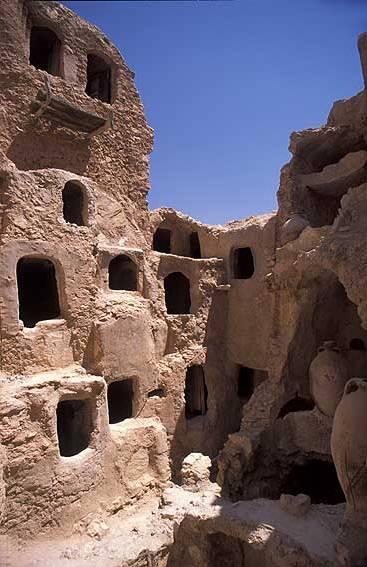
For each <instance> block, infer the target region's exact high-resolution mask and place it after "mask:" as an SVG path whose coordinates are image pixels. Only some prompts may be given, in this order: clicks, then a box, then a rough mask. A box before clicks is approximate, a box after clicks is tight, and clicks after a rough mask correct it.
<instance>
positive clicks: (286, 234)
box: [280, 213, 309, 246]
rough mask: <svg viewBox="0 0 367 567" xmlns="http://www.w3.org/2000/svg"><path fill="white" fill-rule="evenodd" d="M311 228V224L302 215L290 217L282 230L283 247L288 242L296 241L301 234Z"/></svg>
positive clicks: (295, 214) (281, 240)
mask: <svg viewBox="0 0 367 567" xmlns="http://www.w3.org/2000/svg"><path fill="white" fill-rule="evenodd" d="M307 226H309V222H308V221H307V220H306V219H305V218H304V217H303V216H302V215H300V214H298V213H294V214H292V215H290V216H289V217H288V218H287V220H286V221H285V223H284V224H283V226H282V227H281V230H280V243H281V245H282V246H283V245H284V244H286V243H287V242H291V241H292V240H296V238H298V237H299V235H300V234H301V232H302V231H303V230H304V229H305V228H306V227H307Z"/></svg>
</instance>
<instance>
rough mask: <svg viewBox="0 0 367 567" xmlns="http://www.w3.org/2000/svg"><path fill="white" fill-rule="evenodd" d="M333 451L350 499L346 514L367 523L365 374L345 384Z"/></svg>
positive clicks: (341, 481)
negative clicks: (363, 377) (363, 376)
mask: <svg viewBox="0 0 367 567" xmlns="http://www.w3.org/2000/svg"><path fill="white" fill-rule="evenodd" d="M331 453H332V456H333V459H334V463H335V467H336V471H337V474H338V478H339V482H340V484H341V487H342V489H343V491H344V494H345V498H346V501H347V518H348V519H349V520H350V521H351V522H352V523H353V524H355V525H358V526H360V527H367V381H366V380H364V379H362V378H352V379H351V380H349V381H348V382H347V384H346V386H345V389H344V394H343V397H342V400H341V402H340V404H339V406H338V408H337V410H336V412H335V417H334V423H333V430H332V434H331ZM365 535H366V538H365V539H366V544H367V534H365Z"/></svg>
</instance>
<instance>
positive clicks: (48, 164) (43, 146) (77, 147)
mask: <svg viewBox="0 0 367 567" xmlns="http://www.w3.org/2000/svg"><path fill="white" fill-rule="evenodd" d="M90 143H91V141H90V140H89V139H88V138H82V137H79V138H78V139H76V137H75V138H73V137H71V136H70V138H69V139H67V138H61V137H60V136H59V135H57V134H55V133H51V132H36V131H35V130H34V129H29V130H27V131H24V132H21V133H20V134H18V136H16V137H15V138H14V140H13V142H12V143H11V145H10V146H9V149H8V152H7V157H8V158H9V159H10V160H11V161H12V162H13V163H14V164H15V165H16V166H17V168H18V169H21V170H31V169H46V168H55V169H65V170H67V171H71V172H72V173H76V174H78V175H84V174H85V172H86V169H87V166H88V162H89V159H90V155H91V149H90Z"/></svg>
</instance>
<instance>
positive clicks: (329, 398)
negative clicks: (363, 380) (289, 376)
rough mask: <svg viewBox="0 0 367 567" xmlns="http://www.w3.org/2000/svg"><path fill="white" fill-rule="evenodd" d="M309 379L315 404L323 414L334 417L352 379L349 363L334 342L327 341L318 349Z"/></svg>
mask: <svg viewBox="0 0 367 567" xmlns="http://www.w3.org/2000/svg"><path fill="white" fill-rule="evenodd" d="M309 377H310V390H311V394H312V397H313V399H314V400H315V404H316V405H317V407H318V408H319V410H320V411H321V412H322V413H323V414H325V415H328V416H329V417H333V415H334V413H335V410H336V408H337V405H338V403H339V402H340V400H341V398H342V395H343V390H344V386H345V384H346V382H347V380H348V379H349V378H350V374H349V367H348V362H347V360H346V358H345V357H344V356H343V355H342V354H341V353H340V351H339V349H338V347H337V346H336V344H335V342H334V341H326V342H324V344H323V345H322V347H320V348H319V349H318V354H317V356H316V357H315V358H314V359H313V361H312V362H311V365H310V369H309Z"/></svg>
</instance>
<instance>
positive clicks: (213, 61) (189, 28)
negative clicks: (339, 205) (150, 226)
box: [64, 0, 367, 223]
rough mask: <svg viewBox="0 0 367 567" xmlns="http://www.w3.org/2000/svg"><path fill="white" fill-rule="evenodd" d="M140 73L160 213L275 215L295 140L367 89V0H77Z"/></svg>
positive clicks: (218, 218)
mask: <svg viewBox="0 0 367 567" xmlns="http://www.w3.org/2000/svg"><path fill="white" fill-rule="evenodd" d="M64 4H66V5H67V6H68V7H69V8H71V9H72V10H74V11H75V12H77V13H78V14H79V15H81V16H82V17H84V18H85V19H87V20H89V21H90V22H92V23H94V24H96V25H97V26H99V27H100V28H102V30H103V31H104V32H105V33H106V35H108V36H109V37H110V39H111V40H112V41H113V42H114V44H115V45H116V46H117V47H118V48H119V49H120V51H121V52H122V54H123V56H124V58H125V60H126V62H127V64H128V65H129V67H130V68H131V69H132V70H133V71H134V72H135V73H136V77H135V80H136V84H137V87H138V89H139V92H140V95H141V97H142V100H143V103H144V107H145V112H146V115H147V118H148V122H149V124H150V126H152V127H153V128H154V130H155V144H154V150H153V154H152V155H151V191H150V196H149V204H150V207H151V208H155V207H159V206H170V207H174V208H176V209H178V210H181V211H183V212H185V213H187V214H189V215H191V216H193V217H194V218H197V219H199V220H202V221H204V222H210V223H222V222H226V221H228V220H231V219H235V218H243V217H247V216H249V215H251V214H259V213H262V212H268V211H271V210H273V209H275V208H276V198H275V193H276V191H277V188H278V182H279V170H280V168H281V166H282V165H283V164H284V163H285V162H287V161H288V159H289V153H288V149H287V148H288V140H289V134H290V133H291V132H292V131H294V130H302V129H304V128H312V127H317V126H319V125H321V124H323V123H325V121H326V119H327V115H328V112H329V109H330V107H331V104H332V102H333V101H334V100H337V99H341V98H348V97H350V96H352V95H353V94H356V93H357V92H359V91H360V90H362V85H363V83H362V74H361V70H360V63H359V57H358V51H357V47H356V42H357V35H358V34H359V33H360V32H362V31H367V0H228V1H223V0H217V1H200V0H199V1H181V0H178V1H166V2H159V1H150V2H149V1H136V2H130V1H126V2H118V1H115V2H108V1H102V2H99V1H80V2H79V1H68V2H64Z"/></svg>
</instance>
